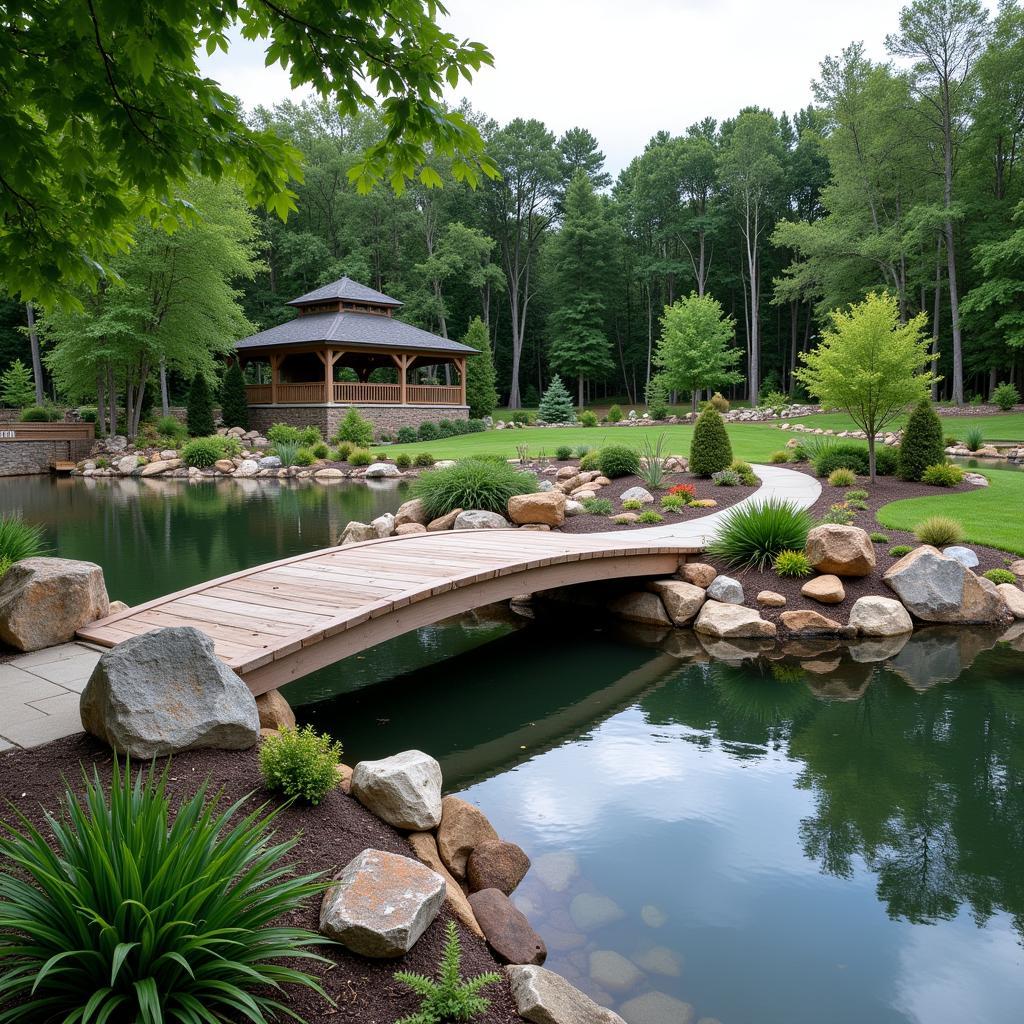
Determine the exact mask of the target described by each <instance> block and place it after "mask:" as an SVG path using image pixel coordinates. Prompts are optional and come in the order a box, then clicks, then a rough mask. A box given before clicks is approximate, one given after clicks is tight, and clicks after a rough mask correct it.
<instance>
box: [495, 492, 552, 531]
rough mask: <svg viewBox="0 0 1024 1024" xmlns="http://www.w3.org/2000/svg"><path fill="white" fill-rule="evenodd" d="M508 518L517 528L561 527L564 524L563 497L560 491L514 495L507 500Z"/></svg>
mask: <svg viewBox="0 0 1024 1024" xmlns="http://www.w3.org/2000/svg"><path fill="white" fill-rule="evenodd" d="M508 517H509V519H511V520H512V522H513V523H515V524H516V525H517V526H526V525H527V524H533V523H542V524H544V525H546V526H561V525H562V523H564V522H565V495H564V494H563V493H562V492H561V491H538V492H536V493H534V494H515V495H513V496H512V497H511V498H509V499H508Z"/></svg>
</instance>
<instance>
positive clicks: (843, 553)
mask: <svg viewBox="0 0 1024 1024" xmlns="http://www.w3.org/2000/svg"><path fill="white" fill-rule="evenodd" d="M805 550H806V552H807V558H808V560H809V561H810V563H811V565H813V566H814V568H815V569H817V570H818V572H820V573H833V574H835V575H836V576H870V575H871V573H872V571H873V570H874V568H875V546H874V545H873V544H872V543H871V538H870V537H869V536H868V535H867V533H866V532H865V531H864V530H862V529H861V528H860V527H859V526H840V525H839V524H838V523H824V524H823V525H821V526H815V527H814V528H813V529H812V530H811V531H810V532H809V533H808V534H807V547H806V549H805Z"/></svg>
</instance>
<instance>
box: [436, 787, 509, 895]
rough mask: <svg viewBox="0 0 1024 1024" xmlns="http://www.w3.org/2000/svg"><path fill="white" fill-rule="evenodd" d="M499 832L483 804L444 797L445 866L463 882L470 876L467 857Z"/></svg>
mask: <svg viewBox="0 0 1024 1024" xmlns="http://www.w3.org/2000/svg"><path fill="white" fill-rule="evenodd" d="M497 838H498V833H497V832H495V831H494V827H493V826H492V825H491V823H490V822H489V821H488V820H487V816H486V815H485V814H484V812H483V811H481V810H480V808H479V807H474V806H473V805H472V804H471V803H467V802H466V801H465V800H460V799H459V798H458V797H457V796H446V797H445V798H444V799H443V800H442V801H441V824H440V825H438V826H437V849H438V853H440V855H441V860H442V862H443V863H444V865H445V867H446V868H448V870H449V871H450V872H451V873H452V874H453V875H454V876H455V878H456V879H457V880H458V881H459V882H463V881H465V879H466V861H467V860H468V859H469V855H470V854H471V853H472V852H473V848H474V847H475V846H477V845H478V844H479V843H482V842H483V841H484V840H485V839H497Z"/></svg>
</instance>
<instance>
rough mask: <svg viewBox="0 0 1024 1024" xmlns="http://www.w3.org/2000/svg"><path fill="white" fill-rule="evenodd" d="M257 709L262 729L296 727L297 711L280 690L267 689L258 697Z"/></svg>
mask: <svg viewBox="0 0 1024 1024" xmlns="http://www.w3.org/2000/svg"><path fill="white" fill-rule="evenodd" d="M256 711H257V712H258V713H259V716H260V728H261V729H283V728H285V727H287V728H289V729H294V728H295V712H294V711H292V709H291V706H290V705H289V703H288V701H286V700H285V699H284V697H282V696H281V691H280V690H267V692H266V693H261V694H260V695H259V696H258V697H257V698H256Z"/></svg>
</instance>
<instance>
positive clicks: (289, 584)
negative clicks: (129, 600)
mask: <svg viewBox="0 0 1024 1024" xmlns="http://www.w3.org/2000/svg"><path fill="white" fill-rule="evenodd" d="M620 538H621V539H620ZM657 543H658V544H660V546H656V545H652V544H650V543H648V544H645V545H642V546H637V540H636V539H634V538H632V537H631V536H630V535H629V534H628V533H625V532H623V533H621V534H615V533H612V534H590V535H588V534H555V533H543V532H540V531H536V532H531V531H525V530H479V531H466V530H460V531H457V532H445V533H427V534H413V535H412V536H408V537H391V538H388V539H386V540H375V541H366V542H365V543H362V544H351V545H346V546H345V547H336V548H327V549H324V550H320V551H313V552H310V553H309V554H305V555H298V556H296V557H294V558H287V559H284V560H282V561H279V562H271V563H269V564H267V565H261V566H257V567H255V568H252V569H247V570H245V571H244V572H238V573H234V574H233V575H231V576H224V577H222V578H220V579H216V580H210V581H209V582H208V583H203V584H200V585H199V586H195V587H190V588H189V589H187V590H182V591H179V592H177V593H174V594H169V595H167V596H166V597H162V598H159V599H157V600H155V601H149V602H147V603H145V604H142V605H138V606H136V607H134V608H130V609H128V610H127V611H123V612H119V613H117V614H115V615H110V616H108V617H107V618H105V619H100V620H99V621H97V622H94V623H91V624H90V625H89V626H87V627H86V628H85V629H81V630H79V632H78V636H79V637H80V638H81V639H82V640H88V641H91V642H92V643H97V644H102V645H104V646H107V647H113V646H114V645H115V644H118V643H120V642H122V641H123V640H127V639H129V638H131V637H133V636H139V635H140V634H142V633H148V632H150V631H151V630H154V629H159V628H161V627H164V626H194V627H195V628H196V629H199V630H201V631H202V632H204V633H206V634H207V635H208V636H210V638H211V639H212V640H213V642H214V645H215V648H216V651H217V654H218V655H219V656H220V658H221V659H223V661H225V662H226V663H227V664H228V665H230V666H231V668H233V669H234V670H235V671H236V672H237V673H238V674H239V675H240V676H242V677H243V678H244V679H245V681H246V683H247V684H248V685H249V688H250V689H251V690H252V691H253V693H255V694H260V693H264V692H266V691H267V690H270V689H273V688H274V687H279V686H283V685H285V684H286V683H290V682H292V681H294V680H295V679H299V678H301V677H302V676H304V675H307V674H308V673H310V672H314V671H316V670H317V669H319V668H324V667H325V666H327V665H330V664H333V663H334V662H336V661H339V660H340V659H342V658H347V657H349V656H350V655H352V654H356V653H358V652H359V651H362V650H365V649H366V648H368V647H372V646H373V645H374V644H377V643H380V642H381V641H383V640H389V639H391V638H392V637H395V636H399V635H400V634H402V633H406V632H408V631H409V630H413V629H417V628H419V627H420V626H426V625H430V624H431V623H434V622H437V621H439V620H440V619H443V618H446V617H448V616H449V615H455V614H458V613H460V612H465V611H469V610H470V609H472V608H476V607H479V606H481V605H484V604H488V603H490V602H492V601H500V600H504V599H507V598H510V597H513V596H514V595H516V594H523V593H534V592H537V591H540V590H548V589H550V588H552V587H561V586H567V585H570V584H575V583H587V582H593V581H596V580H605V579H615V578H623V577H629V576H659V575H668V574H671V573H673V572H675V571H676V568H677V566H678V563H679V559H680V557H682V556H685V555H688V554H694V553H696V552H699V551H700V550H701V548H700V547H699V546H694V545H693V544H692V543H688V542H672V541H671V540H669V539H666V540H664V541H660V542H657Z"/></svg>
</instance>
